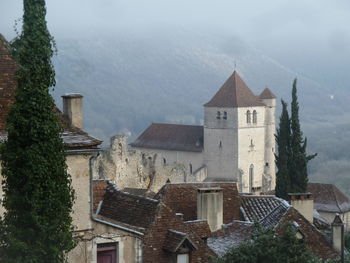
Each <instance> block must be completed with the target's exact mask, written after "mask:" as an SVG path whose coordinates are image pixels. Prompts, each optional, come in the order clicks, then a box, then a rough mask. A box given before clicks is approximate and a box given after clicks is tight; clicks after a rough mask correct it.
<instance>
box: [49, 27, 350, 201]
mask: <svg viewBox="0 0 350 263" xmlns="http://www.w3.org/2000/svg"><path fill="white" fill-rule="evenodd" d="M156 35H157V38H155V37H154V35H152V34H148V35H141V36H140V35H136V34H135V35H133V34H131V33H130V34H115V35H109V36H103V35H98V34H96V35H90V36H85V37H81V36H79V37H77V38H76V39H74V38H69V39H67V38H58V39H56V40H57V47H58V56H57V57H56V58H55V66H56V71H57V80H58V81H57V87H56V89H55V90H54V96H55V98H56V101H57V103H58V105H61V101H60V96H61V95H62V94H63V93H65V92H79V93H82V94H83V95H84V103H85V104H84V115H85V127H86V130H88V131H89V132H90V133H92V134H94V135H95V136H97V137H99V138H101V139H103V140H105V141H106V142H107V143H108V138H109V137H110V136H111V135H114V134H116V133H121V132H123V133H130V134H131V139H133V138H135V136H137V135H138V134H139V133H140V132H141V131H142V130H143V129H144V128H146V127H147V126H148V125H149V124H150V123H151V122H170V123H186V124H201V123H202V119H203V108H202V105H203V104H204V103H205V102H207V101H208V100H209V99H210V98H211V96H213V94H214V93H215V92H216V91H217V90H218V89H219V88H220V86H221V85H222V84H223V83H224V81H225V80H226V78H228V76H229V75H230V74H231V73H232V72H233V70H234V69H235V68H236V70H237V71H238V72H239V74H240V75H241V76H242V78H243V79H244V80H245V81H246V83H247V84H248V86H249V87H250V88H251V89H252V90H253V91H254V92H255V93H259V92H261V91H262V90H263V89H264V88H265V87H266V86H268V87H269V88H270V89H271V90H272V91H273V92H274V93H275V94H276V95H277V96H278V98H279V99H280V98H281V97H283V98H284V99H286V100H288V101H289V98H290V91H291V87H292V81H293V79H294V78H295V77H298V80H299V81H298V92H299V100H300V106H301V113H300V114H301V117H302V125H303V130H304V132H305V134H306V135H307V136H308V139H309V145H310V147H309V150H310V151H312V152H315V151H316V152H318V153H319V156H318V157H317V158H316V159H315V160H314V161H312V164H311V173H312V180H316V179H317V181H322V182H332V183H334V182H335V180H336V181H337V184H338V185H339V186H340V187H341V188H342V189H343V190H345V191H348V189H349V185H350V175H349V168H350V164H349V160H350V150H349V146H350V136H349V135H350V134H349V133H350V132H349V128H350V118H349V117H348V115H349V113H350V103H348V101H349V100H350V92H349V91H348V90H346V89H345V88H344V89H342V88H341V87H339V86H338V88H337V89H333V87H330V86H328V85H326V84H325V83H322V82H320V81H319V82H317V81H316V80H313V79H310V78H307V77H305V76H304V75H303V73H302V72H295V71H293V70H291V69H288V68H286V67H285V66H283V65H280V64H279V63H278V62H276V61H274V60H273V59H271V58H269V57H268V56H266V55H264V54H263V53H262V52H260V51H259V50H258V49H257V48H256V47H252V46H249V45H248V44H247V43H245V42H244V41H242V40H241V39H240V38H238V37H235V36H227V35H223V34H220V33H216V34H211V35H210V37H209V36H208V35H206V34H201V33H198V32H190V31H186V30H183V31H171V32H170V31H169V32H168V33H165V34H162V37H161V38H160V37H159V34H156ZM278 115H279V108H278V112H277V117H278ZM348 193H349V194H350V192H348Z"/></svg>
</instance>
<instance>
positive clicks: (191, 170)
mask: <svg viewBox="0 0 350 263" xmlns="http://www.w3.org/2000/svg"><path fill="white" fill-rule="evenodd" d="M192 172H193V169H192V164H191V163H190V174H192Z"/></svg>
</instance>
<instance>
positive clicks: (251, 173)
mask: <svg viewBox="0 0 350 263" xmlns="http://www.w3.org/2000/svg"><path fill="white" fill-rule="evenodd" d="M253 182H254V165H253V164H251V165H250V167H249V192H251V193H252V192H253Z"/></svg>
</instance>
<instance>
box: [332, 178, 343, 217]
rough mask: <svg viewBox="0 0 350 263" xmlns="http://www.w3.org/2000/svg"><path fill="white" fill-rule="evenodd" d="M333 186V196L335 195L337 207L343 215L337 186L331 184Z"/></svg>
mask: <svg viewBox="0 0 350 263" xmlns="http://www.w3.org/2000/svg"><path fill="white" fill-rule="evenodd" d="M331 186H332V192H333V195H334V199H335V203H336V204H337V207H338V208H339V211H340V212H342V213H343V210H342V209H341V207H340V204H339V200H338V196H337V195H336V193H335V185H334V184H331Z"/></svg>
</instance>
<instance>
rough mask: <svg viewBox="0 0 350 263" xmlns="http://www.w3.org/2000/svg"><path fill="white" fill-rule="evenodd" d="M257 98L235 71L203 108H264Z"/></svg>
mask: <svg viewBox="0 0 350 263" xmlns="http://www.w3.org/2000/svg"><path fill="white" fill-rule="evenodd" d="M264 105H265V104H264V103H262V102H261V101H259V98H258V97H257V96H255V95H254V93H253V92H252V91H251V90H250V89H249V88H248V86H247V85H246V84H245V83H244V81H243V80H242V79H241V77H240V76H239V75H238V73H237V72H236V71H234V72H233V74H232V75H231V76H230V77H229V78H228V79H227V80H226V82H225V83H224V85H222V87H221V88H220V89H219V91H218V92H217V93H216V94H215V95H214V97H213V98H212V99H211V100H210V101H209V102H208V103H206V104H204V107H225V108H229V107H250V106H264Z"/></svg>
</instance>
